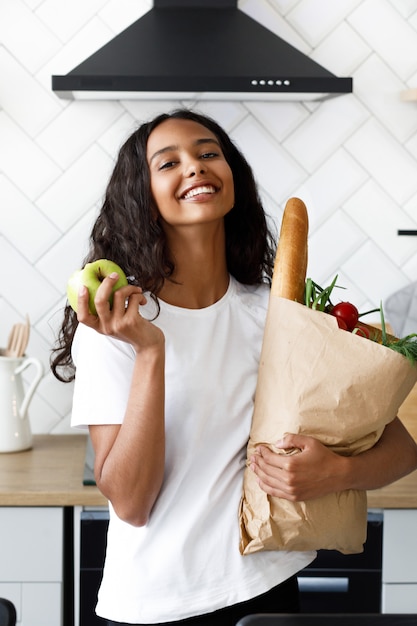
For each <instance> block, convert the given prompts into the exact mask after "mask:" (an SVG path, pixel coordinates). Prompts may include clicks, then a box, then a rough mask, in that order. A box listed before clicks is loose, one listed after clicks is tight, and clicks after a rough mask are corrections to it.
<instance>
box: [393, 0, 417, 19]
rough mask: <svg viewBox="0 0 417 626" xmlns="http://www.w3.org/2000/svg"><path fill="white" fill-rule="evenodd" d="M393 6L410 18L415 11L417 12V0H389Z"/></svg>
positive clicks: (406, 17)
mask: <svg viewBox="0 0 417 626" xmlns="http://www.w3.org/2000/svg"><path fill="white" fill-rule="evenodd" d="M389 1H390V3H391V5H392V7H393V8H394V9H395V10H396V11H398V12H399V14H400V15H401V16H402V17H404V18H405V19H408V18H409V17H411V16H412V14H413V13H417V0H389Z"/></svg>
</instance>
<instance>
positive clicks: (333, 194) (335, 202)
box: [296, 148, 368, 235]
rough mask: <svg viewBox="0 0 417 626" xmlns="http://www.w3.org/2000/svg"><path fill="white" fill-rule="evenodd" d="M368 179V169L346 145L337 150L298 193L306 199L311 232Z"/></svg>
mask: <svg viewBox="0 0 417 626" xmlns="http://www.w3.org/2000/svg"><path fill="white" fill-rule="evenodd" d="M367 178H368V174H367V173H366V171H365V170H364V169H363V168H362V167H360V166H359V165H358V163H357V162H356V161H355V160H354V159H352V158H351V157H350V155H349V154H347V152H346V151H345V150H343V149H342V148H341V149H339V150H337V151H336V152H335V153H334V154H333V155H332V156H331V157H330V158H329V159H328V160H327V161H325V162H324V163H323V165H322V166H321V167H319V168H318V169H317V170H316V171H315V172H314V174H312V175H311V176H309V177H308V179H307V180H306V181H305V183H304V184H303V185H301V186H300V187H299V188H298V189H297V192H296V195H297V196H299V197H300V198H303V199H304V198H305V200H304V201H305V202H306V204H307V206H308V213H309V231H310V235H311V234H312V233H314V232H315V230H316V229H317V228H319V227H320V226H321V224H323V222H325V221H326V220H327V219H328V218H329V217H331V215H332V214H333V213H334V212H335V211H336V210H337V209H339V208H341V206H342V205H343V202H344V201H345V200H346V198H349V196H351V195H352V194H353V193H354V192H355V191H356V190H357V189H358V187H360V185H362V184H363V183H364V182H365V181H366V180H367Z"/></svg>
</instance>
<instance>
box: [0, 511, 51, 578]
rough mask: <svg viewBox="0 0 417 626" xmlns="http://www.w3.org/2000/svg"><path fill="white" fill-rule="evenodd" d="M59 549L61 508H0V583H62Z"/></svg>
mask: <svg viewBox="0 0 417 626" xmlns="http://www.w3.org/2000/svg"><path fill="white" fill-rule="evenodd" d="M62 548H63V510H62V508H58V507H2V508H0V582H11V581H19V582H62V569H63V549H62Z"/></svg>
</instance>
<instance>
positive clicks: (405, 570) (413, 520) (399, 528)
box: [382, 509, 417, 613]
mask: <svg viewBox="0 0 417 626" xmlns="http://www.w3.org/2000/svg"><path fill="white" fill-rule="evenodd" d="M382 611H383V613H417V510H415V509H386V510H385V511H384V539H383V553H382Z"/></svg>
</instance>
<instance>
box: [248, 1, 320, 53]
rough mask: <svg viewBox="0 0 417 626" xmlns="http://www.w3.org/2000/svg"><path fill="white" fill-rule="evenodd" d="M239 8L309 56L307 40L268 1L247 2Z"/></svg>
mask: <svg viewBox="0 0 417 626" xmlns="http://www.w3.org/2000/svg"><path fill="white" fill-rule="evenodd" d="M239 8H241V9H242V11H243V12H244V13H246V14H247V15H249V16H250V17H252V18H253V19H254V20H256V21H257V22H259V23H260V24H262V26H264V27H265V28H267V29H268V30H270V31H272V32H273V33H275V34H276V35H278V36H279V37H281V38H282V39H284V40H285V41H286V42H287V43H289V44H290V45H291V46H294V47H295V48H297V49H298V50H301V52H304V53H305V54H308V53H309V52H310V50H311V48H310V46H309V45H308V44H307V42H306V41H305V39H303V38H302V37H301V36H300V35H299V33H297V31H296V30H295V29H294V28H292V26H291V24H290V23H289V22H288V20H286V19H283V18H282V17H281V16H280V15H279V13H277V12H276V11H274V10H273V9H272V7H271V5H270V4H269V2H268V1H267V0H245V1H244V2H241V3H239Z"/></svg>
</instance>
